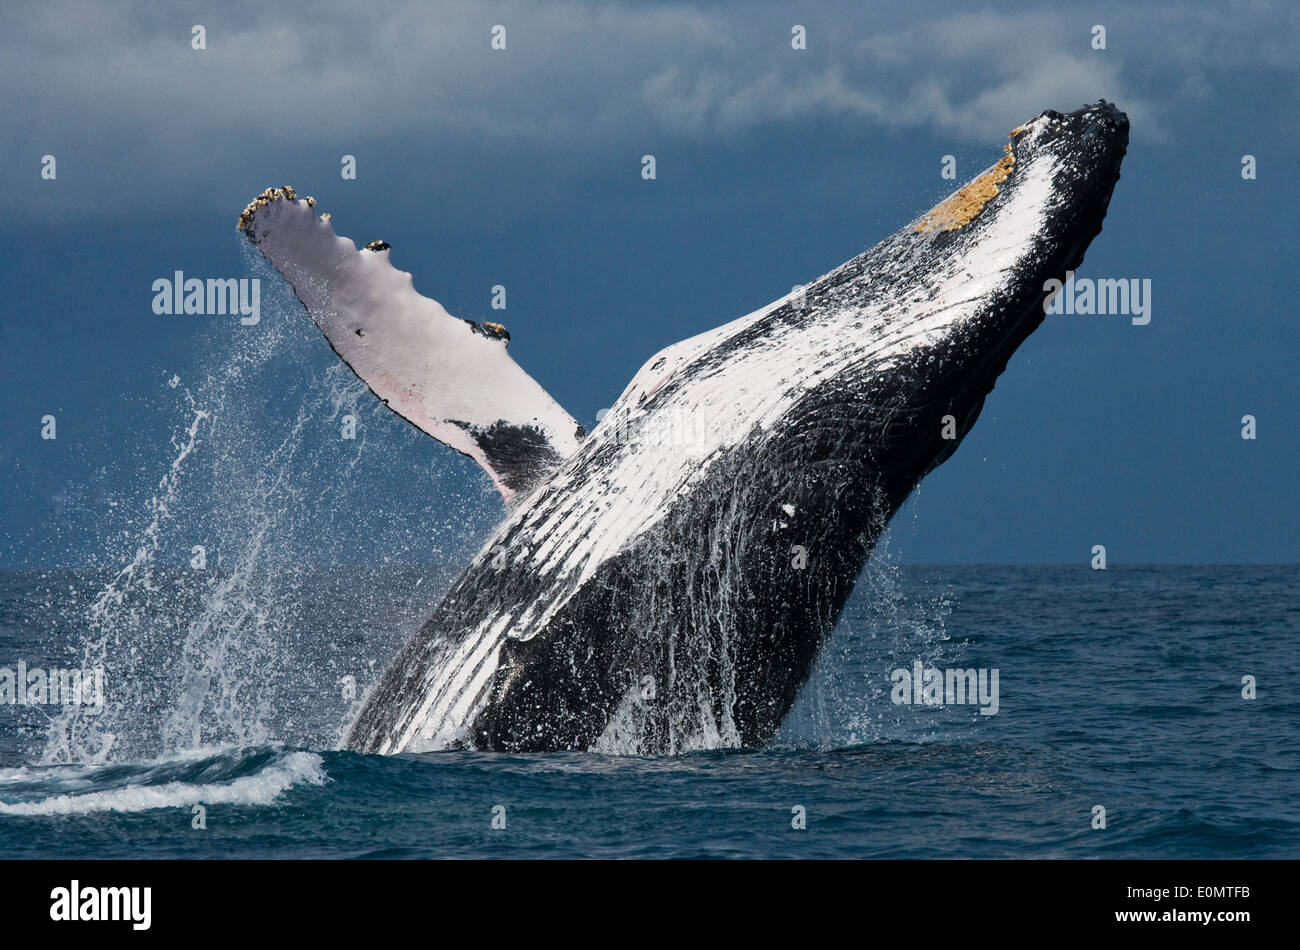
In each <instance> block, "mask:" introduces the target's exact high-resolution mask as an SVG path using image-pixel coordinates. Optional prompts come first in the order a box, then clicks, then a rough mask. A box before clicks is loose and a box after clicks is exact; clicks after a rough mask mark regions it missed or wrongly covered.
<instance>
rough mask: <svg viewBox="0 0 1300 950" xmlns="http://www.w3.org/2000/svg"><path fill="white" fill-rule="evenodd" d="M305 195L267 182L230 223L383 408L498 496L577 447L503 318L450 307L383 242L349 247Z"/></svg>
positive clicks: (522, 488) (509, 495) (572, 429)
mask: <svg viewBox="0 0 1300 950" xmlns="http://www.w3.org/2000/svg"><path fill="white" fill-rule="evenodd" d="M315 205H316V202H315V200H314V199H312V198H306V199H299V198H298V197H297V196H296V195H295V194H294V193H293V189H292V188H289V187H287V186H286V187H285V188H282V189H281V188H273V189H270V190H268V191H266V192H263V193H262V194H261V195H260V196H258V197H257V198H256V199H255V200H254V201H253V203H252V204H250V205H249V206H248V208H247V209H245V211H244V213H243V214H242V215H241V216H240V219H239V228H240V230H242V231H243V232H244V233H245V234H246V235H247V236H248V239H249V241H251V242H252V243H253V244H254V245H256V246H257V248H258V250H260V251H261V252H262V253H263V254H264V255H266V257H267V259H268V260H269V261H270V262H271V263H272V264H273V265H274V266H275V268H276V270H278V271H279V272H280V273H281V274H283V275H284V277H285V279H286V280H288V281H289V283H290V284H291V285H292V286H293V290H294V293H295V294H297V296H298V299H299V300H300V301H302V303H303V306H305V307H306V308H307V312H308V313H310V314H311V318H312V319H313V320H314V321H315V322H316V325H317V326H318V327H320V329H321V332H323V333H324V334H325V339H327V340H328V341H329V344H330V346H332V347H333V348H334V352H336V353H338V355H339V356H340V357H341V358H342V359H343V361H344V362H345V363H347V364H348V366H350V367H351V368H352V371H353V372H355V373H356V374H357V376H358V377H360V378H361V380H362V382H364V383H365V384H366V385H367V386H369V387H370V389H371V391H373V392H374V394H375V395H376V396H378V397H379V398H380V399H382V400H383V401H384V404H385V405H386V406H388V408H390V409H392V410H393V411H394V412H396V413H397V414H398V415H399V416H401V417H402V418H404V419H406V420H407V421H409V422H411V423H412V424H414V425H415V426H417V427H418V428H420V429H422V430H423V431H425V432H427V433H428V434H429V435H431V436H433V437H434V438H435V439H437V440H438V441H440V442H443V443H445V444H447V445H449V446H451V447H452V448H454V449H456V450H457V451H459V452H463V453H464V454H465V455H468V456H469V457H470V458H472V459H474V460H475V461H476V462H478V463H479V465H481V466H483V469H484V470H485V471H486V472H487V473H488V475H490V476H491V477H492V481H493V482H495V483H496V486H497V488H498V489H500V491H501V494H502V495H503V496H504V497H505V499H506V501H507V502H509V501H511V500H512V499H513V498H514V497H515V495H516V494H520V493H524V494H526V493H527V491H528V489H529V488H531V487H532V486H534V485H536V484H537V483H538V482H539V481H540V480H541V479H543V478H545V477H546V476H547V475H549V474H550V473H551V472H552V471H554V469H555V467H556V466H557V465H559V463H560V462H561V461H563V460H564V459H565V458H566V457H568V456H569V455H570V454H572V453H573V452H574V451H575V450H576V449H577V447H578V442H579V440H580V439H581V438H582V436H583V431H582V427H581V426H579V425H578V423H577V422H576V421H574V419H573V417H572V416H570V415H569V414H568V413H567V412H565V411H564V409H562V408H561V407H560V405H559V404H558V403H556V401H555V400H554V399H552V398H551V397H550V395H549V394H548V393H547V392H546V390H544V389H542V387H541V386H539V385H538V384H537V382H536V381H535V380H534V379H533V378H532V377H531V376H529V375H528V374H527V373H525V372H524V371H523V370H522V369H520V368H519V365H518V364H517V363H515V361H514V360H513V359H511V358H510V354H509V353H507V352H506V343H507V341H508V340H509V339H510V335H509V334H508V333H506V330H505V327H503V326H501V325H500V324H497V323H487V322H485V323H482V324H479V323H474V322H472V321H469V320H463V319H459V318H457V317H453V316H452V315H451V314H449V313H448V312H447V311H446V310H444V309H443V307H442V305H441V304H440V303H438V302H437V301H436V300H431V299H430V298H428V297H424V296H422V295H420V294H419V293H417V292H416V290H415V287H414V285H413V284H412V281H411V275H410V274H408V273H406V272H404V271H399V270H397V269H395V268H394V267H393V266H392V264H391V263H390V262H389V259H388V257H389V253H390V252H389V247H388V245H387V244H385V243H383V242H382V241H374V242H372V243H370V244H368V245H366V247H365V248H363V249H361V250H358V249H357V247H356V245H354V244H353V243H352V242H351V241H350V240H348V239H347V238H345V237H340V236H338V235H336V234H335V233H334V228H333V226H332V225H331V224H330V221H329V215H322V216H320V217H317V215H316V213H315V210H314V209H315Z"/></svg>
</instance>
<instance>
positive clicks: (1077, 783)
mask: <svg viewBox="0 0 1300 950" xmlns="http://www.w3.org/2000/svg"><path fill="white" fill-rule="evenodd" d="M426 574H427V575H429V576H431V577H432V580H431V581H430V582H429V583H428V584H427V585H425V584H423V583H419V582H420V581H422V580H423V577H424V576H425V575H426ZM436 574H437V572H419V571H412V570H410V569H397V568H394V569H391V570H378V571H355V570H343V569H332V570H303V571H300V572H296V573H295V574H293V576H282V577H280V578H279V582H280V583H279V584H278V585H276V588H275V591H274V596H273V597H270V598H266V585H265V583H264V582H263V583H262V593H263V597H264V602H263V603H262V604H261V605H260V606H259V604H258V603H257V600H258V598H252V599H251V600H250V599H248V595H247V591H243V592H242V593H240V594H239V596H236V597H233V598H232V597H231V590H229V589H228V590H226V591H224V593H222V595H221V596H216V595H214V590H215V589H219V588H221V587H222V586H223V585H224V584H226V583H227V582H228V581H229V580H230V579H229V578H220V577H212V578H210V579H209V580H208V581H207V582H206V583H207V589H206V590H203V589H200V590H198V591H193V590H191V591H189V592H188V593H185V594H184V596H182V592H184V591H185V590H186V584H185V583H184V582H183V581H182V580H181V579H180V578H179V577H177V578H172V579H171V580H170V581H169V579H168V577H167V575H165V574H164V575H161V576H159V577H156V578H154V579H153V583H152V591H151V592H150V596H149V598H148V599H147V600H148V603H150V604H153V605H154V606H155V607H157V606H158V605H159V604H168V605H169V610H170V613H166V612H164V613H165V616H161V617H158V616H143V617H142V616H141V615H139V614H138V613H137V614H131V613H130V612H129V611H128V612H127V613H125V614H121V615H119V616H117V617H116V619H115V620H114V623H116V624H118V625H124V627H125V632H120V631H119V634H120V635H116V636H115V635H111V634H110V636H109V637H108V646H109V649H108V650H107V651H106V652H105V654H104V660H105V667H106V688H105V693H106V697H107V700H106V703H105V706H104V708H103V709H102V710H100V711H99V713H98V715H99V717H100V718H99V719H98V720H96V719H95V717H94V716H90V717H87V718H84V719H82V720H78V721H72V720H69V719H67V716H66V713H65V711H64V710H63V709H61V708H58V707H38V706H31V705H29V706H19V705H10V706H3V707H0V857H85V858H108V857H133V858H173V857H185V858H207V857H213V858H215V857H271V858H317V857H340V858H341V857H350V858H351V857H380V858H441V857H463V858H511V857H513V858H569V857H597V858H611V857H613V858H728V857H736V858H739V857H759V858H859V857H877V858H935V857H967V858H1040V857H1061V858H1065V857H1088V858H1120V857H1130V858H1131V857H1137V858H1160V857H1193V858H1226V857H1257V858H1264V857H1296V856H1298V855H1300V798H1298V796H1297V792H1298V791H1300V784H1298V783H1297V767H1298V766H1300V753H1298V752H1297V748H1296V741H1295V740H1296V736H1297V734H1298V733H1297V725H1298V724H1300V704H1298V703H1297V698H1296V683H1297V682H1300V649H1297V647H1298V646H1300V567H1296V566H1249V567H1240V566H1238V567H1164V566H1161V567H1133V566H1113V567H1112V568H1111V569H1110V570H1106V571H1094V570H1090V569H1089V568H1088V567H1087V566H1086V565H1083V566H1046V567H1038V566H1035V567H1006V566H975V567H964V566H958V567H952V566H944V567H899V566H897V565H893V566H890V565H888V564H886V565H883V566H881V565H877V566H875V567H873V568H870V569H869V570H868V572H867V574H866V576H864V577H863V579H862V582H861V583H860V585H859V588H858V591H857V592H856V593H855V595H854V597H853V599H852V601H851V602H850V605H849V608H848V610H847V611H846V616H845V618H844V620H843V622H842V623H841V625H840V627H839V629H838V630H837V631H836V634H835V636H834V637H833V638H832V640H831V641H830V643H829V644H828V645H827V647H826V649H825V651H824V653H823V655H822V657H821V660H820V662H819V664H818V666H817V668H816V670H815V672H814V674H813V677H812V679H811V681H810V682H809V684H808V686H807V688H806V689H805V690H804V693H803V694H802V695H801V697H800V699H799V702H798V704H797V706H796V708H795V710H794V711H793V712H792V713H791V715H790V717H789V719H788V721H787V722H786V724H785V726H784V727H783V729H782V730H781V733H780V734H779V735H778V736H777V738H776V739H775V740H774V741H773V742H772V743H771V744H770V745H769V746H768V747H766V748H761V749H743V750H732V749H727V750H704V751H699V752H694V753H689V754H685V755H681V756H676V757H666V758H645V757H638V756H629V755H608V754H591V753H578V752H565V753H555V754H540V755H499V754H489V753H478V752H464V751H449V752H438V753H429V754H424V755H412V756H395V757H382V756H371V755H357V754H354V753H350V752H342V751H337V745H338V742H339V738H340V736H341V735H342V732H343V730H344V729H345V728H346V726H347V724H348V721H349V720H350V717H351V715H352V714H353V713H354V712H355V709H356V702H357V701H358V698H359V697H358V696H356V695H349V694H350V692H351V690H350V689H349V686H350V684H348V683H346V682H344V683H342V685H340V681H341V680H344V678H345V677H346V676H347V675H348V673H347V672H344V671H347V670H353V671H357V673H356V675H354V679H355V680H356V684H355V690H356V693H358V694H359V693H360V692H361V691H363V690H364V688H365V687H366V686H367V685H369V683H370V682H373V679H374V678H375V677H376V676H377V675H378V674H379V672H381V671H382V667H383V662H384V661H386V659H387V657H388V656H390V655H391V653H392V651H393V650H395V649H396V647H397V645H398V643H399V642H400V640H401V638H402V636H403V635H404V634H405V633H406V632H407V631H409V630H410V629H412V628H413V627H414V626H415V625H417V624H418V622H419V620H420V619H421V618H422V616H423V614H424V613H425V612H426V611H427V609H428V608H429V606H430V604H431V603H432V602H433V601H436V599H437V597H438V595H439V594H440V593H441V590H442V589H443V588H445V586H446V580H447V577H446V575H445V572H444V574H443V575H442V576H441V577H439V576H434V575H436ZM105 582H106V580H105V577H103V576H100V575H97V574H94V573H91V572H44V573H42V572H18V573H12V572H11V573H7V574H3V575H0V667H5V666H7V667H10V668H12V667H13V666H14V665H15V664H16V663H17V661H18V660H19V659H22V660H24V661H25V662H26V664H27V666H28V667H29V668H32V667H37V666H41V665H44V666H47V667H67V666H73V665H75V664H76V662H77V657H78V656H84V650H85V640H86V636H85V630H84V627H79V625H78V623H79V618H84V617H85V616H86V609H85V608H86V606H87V602H88V601H89V600H90V599H91V598H93V597H94V594H95V592H96V591H97V590H101V589H102V588H103V586H104V584H105ZM426 587H427V589H426ZM236 589H237V588H236ZM241 598H243V600H242V601H241ZM228 599H229V600H232V603H227V600H228ZM214 604H215V605H216V606H214ZM276 604H278V605H279V607H278V611H277V608H276V607H275V605H276ZM101 607H102V604H101ZM259 611H260V612H261V613H262V614H263V616H262V618H261V621H260V622H259V621H258V620H257V614H258V613H259ZM101 619H102V618H101ZM259 623H260V625H259ZM133 640H135V641H138V642H132V641H133ZM268 643H270V644H271V647H272V648H270V649H267V648H266V647H267V644H268ZM259 644H260V646H259ZM259 650H261V652H259ZM250 652H251V653H253V654H255V655H254V656H253V657H252V660H253V662H251V663H250V662H248V660H249V653H250ZM918 659H919V660H921V661H922V662H923V663H924V664H925V665H926V666H927V667H928V666H937V667H940V668H948V667H959V668H979V669H989V670H991V669H997V670H998V672H999V680H998V682H999V695H998V708H997V712H996V713H995V714H993V715H981V714H980V712H979V707H978V706H975V705H965V706H959V705H955V704H954V705H948V706H943V707H936V706H932V705H924V704H923V705H911V704H899V703H896V702H894V698H896V697H895V696H894V692H895V691H894V682H893V680H892V679H891V673H892V671H893V670H895V669H900V668H901V669H908V670H909V671H910V669H911V668H912V665H913V663H914V661H916V660H918ZM196 671H197V672H196ZM151 676H152V677H153V680H152V681H150V682H145V680H148V679H149V677H151ZM1245 676H1252V677H1254V678H1255V681H1256V683H1257V693H1256V695H1255V698H1253V699H1247V698H1244V697H1243V689H1244V687H1243V677H1245ZM115 697H117V698H118V700H119V701H115V699H114V698H115ZM87 723H89V726H88V725H87ZM110 734H111V735H112V736H113V739H112V740H111V741H109V742H104V741H103V736H104V735H110ZM77 735H80V737H81V738H80V743H81V744H80V745H78V743H77V742H72V741H69V736H77ZM97 742H98V743H101V744H100V745H98V746H97V745H96V743H97ZM105 746H107V748H105ZM196 806H200V807H197V808H196ZM1097 806H1101V807H1103V808H1104V809H1105V827H1104V828H1096V827H1094V824H1098V823H1099V822H1098V821H1097V819H1096V814H1097V813H1096V812H1095V809H1096V807H1097ZM801 813H802V814H803V815H804V816H806V817H805V821H806V827H802V828H799V827H795V826H796V825H799V824H800V823H801V822H799V821H798V818H799V815H800V814H801ZM501 825H504V827H500V826H501Z"/></svg>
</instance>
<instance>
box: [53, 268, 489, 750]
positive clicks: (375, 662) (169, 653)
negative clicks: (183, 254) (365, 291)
mask: <svg viewBox="0 0 1300 950" xmlns="http://www.w3.org/2000/svg"><path fill="white" fill-rule="evenodd" d="M244 253H245V257H246V261H247V264H248V267H249V269H250V270H253V271H255V272H258V273H260V274H261V275H262V277H263V283H264V285H266V286H269V287H271V288H273V291H272V293H271V294H269V295H267V296H269V298H270V299H269V301H268V303H269V305H268V306H264V308H263V318H262V320H261V321H260V323H259V324H257V325H256V327H255V328H245V327H242V326H240V325H238V324H236V323H232V324H231V326H230V328H229V332H228V334H227V336H226V339H227V341H228V342H227V344H226V345H225V347H224V348H222V349H221V350H220V351H219V352H216V353H214V354H213V356H212V357H210V359H209V361H208V365H207V368H206V370H205V371H204V372H202V373H201V374H200V377H199V382H198V384H197V385H195V386H193V388H192V389H191V387H190V386H186V385H184V384H183V383H182V382H181V380H180V379H179V378H178V377H176V376H172V377H171V379H170V380H169V381H168V382H167V390H164V392H166V391H168V390H170V391H171V392H173V393H176V394H178V395H179V397H180V400H181V404H180V406H179V407H178V408H179V410H180V411H181V412H182V413H183V417H182V418H183V422H182V423H181V424H180V425H179V426H178V428H177V431H176V434H175V435H174V436H173V437H172V438H171V448H172V451H171V452H170V453H169V459H168V461H167V464H166V468H165V471H164V475H163V477H162V478H161V480H160V481H159V482H158V483H157V487H156V489H155V490H154V491H153V493H152V494H151V495H150V497H149V498H148V499H147V501H145V502H144V504H143V506H142V507H143V510H144V511H145V512H146V513H147V519H143V520H144V521H145V526H144V527H143V529H141V530H139V531H137V532H136V533H135V535H134V538H133V539H132V540H131V541H130V543H129V545H128V546H127V547H126V549H125V550H124V551H123V554H122V556H121V559H120V560H119V561H118V562H117V563H118V564H119V565H121V564H123V563H124V566H121V567H119V568H115V569H113V570H112V571H111V572H110V575H111V576H110V577H109V579H108V580H107V581H106V582H105V583H104V584H103V586H102V588H101V589H100V590H99V591H98V593H97V594H96V595H95V596H94V597H93V599H92V602H91V604H90V606H89V608H88V609H87V610H86V611H85V615H84V618H83V619H82V620H81V621H80V625H81V626H82V629H84V630H85V631H86V632H85V634H84V635H83V636H82V638H81V643H80V647H79V650H78V652H79V653H80V655H81V658H82V667H83V668H95V667H102V668H103V669H104V670H105V682H106V688H105V701H104V704H103V706H102V708H96V707H93V706H68V707H62V708H61V709H60V710H59V711H58V713H57V714H55V715H54V716H52V718H51V719H50V721H49V723H48V725H47V727H46V729H45V731H44V737H43V748H41V749H40V750H39V751H38V754H37V755H36V758H35V760H36V761H38V762H40V763H42V764H44V765H53V764H60V763H65V764H66V763H104V762H107V761H119V762H120V761H143V760H151V759H156V758H158V757H163V756H170V755H175V754H177V753H180V752H184V751H186V750H200V749H211V748H214V747H215V748H226V747H250V746H259V745H265V744H268V743H271V744H274V743H286V744H291V745H296V746H299V747H302V746H306V747H310V748H333V747H334V746H335V745H336V744H337V742H338V740H339V738H340V735H341V733H342V730H343V729H344V728H345V727H346V725H347V724H348V722H349V721H350V718H351V716H352V714H353V713H354V712H355V707H356V704H357V702H358V701H359V697H360V696H361V695H362V694H363V693H364V689H365V688H366V686H368V685H369V683H370V681H372V680H373V679H374V678H375V677H376V676H377V675H378V672H380V671H382V668H383V664H384V662H386V660H387V657H388V656H390V655H391V654H392V652H394V651H395V650H396V648H397V647H398V646H399V645H400V642H401V640H402V639H403V638H404V636H405V635H406V634H407V633H409V632H410V630H411V629H412V628H414V627H415V626H416V625H418V623H419V622H420V621H421V620H423V619H424V617H425V616H426V615H427V613H428V611H429V609H430V607H431V605H432V602H433V601H434V600H436V598H437V596H438V594H439V592H440V590H441V589H442V588H444V587H445V577H446V575H447V571H446V569H445V568H443V567H442V565H447V564H454V563H457V562H459V561H462V560H463V559H464V558H465V557H466V554H467V551H468V550H469V549H470V548H471V547H472V546H473V545H474V544H475V543H476V541H477V539H478V538H479V537H480V536H481V535H482V533H483V532H484V531H485V530H486V528H487V527H488V523H487V519H490V517H491V516H492V514H493V511H492V506H491V505H485V504H483V502H484V500H485V496H486V490H485V489H484V488H483V486H482V485H481V481H482V480H481V479H479V478H477V477H476V476H475V477H471V478H467V477H465V466H464V465H461V464H459V462H458V460H456V459H448V458H446V455H445V454H444V453H442V452H439V451H437V447H436V446H431V445H428V444H427V441H428V440H425V439H422V438H421V437H419V436H418V435H417V434H415V433H414V431H413V430H411V429H410V428H409V427H408V426H407V425H406V424H405V423H404V422H402V421H401V420H397V419H396V418H395V417H393V416H391V415H390V414H389V413H388V411H387V410H386V409H385V408H384V407H383V405H382V404H381V403H379V401H378V400H375V399H374V398H373V397H372V396H371V395H370V394H369V392H368V390H367V389H366V387H365V386H364V384H362V383H361V382H360V381H359V380H357V379H356V378H355V376H353V375H352V373H351V371H350V370H349V369H348V368H347V367H346V366H344V365H342V364H340V363H339V362H338V361H337V359H336V358H335V357H334V356H333V354H332V353H330V352H329V350H328V348H327V346H326V345H325V343H324V341H323V340H321V339H320V338H319V334H317V333H316V331H315V328H314V327H312V325H311V321H310V319H309V318H308V317H307V315H306V314H305V313H304V312H303V311H302V308H301V305H300V304H298V302H297V301H296V300H295V299H294V298H293V297H292V295H291V294H290V293H289V292H288V291H287V289H286V288H285V287H284V285H283V283H282V281H280V279H279V277H278V275H276V274H274V272H273V271H270V269H269V267H268V266H267V265H266V264H265V263H264V262H263V261H262V260H261V258H260V255H256V254H255V253H254V252H250V251H249V250H248V249H244ZM288 366H293V367H295V368H297V367H305V371H298V372H293V373H289V372H286V367H288ZM403 462H405V463H406V464H407V465H409V466H411V467H412V469H413V470H414V472H415V473H416V474H415V476H414V477H415V478H416V479H417V480H421V481H423V486H424V487H423V490H420V491H416V492H403V493H402V495H401V496H400V497H398V498H397V500H396V501H394V498H393V497H392V495H393V494H394V493H392V492H390V493H389V494H388V495H384V494H383V493H382V492H380V493H379V498H378V500H377V501H376V499H375V497H374V496H375V495H376V494H377V493H376V491H375V488H376V487H377V486H378V487H379V488H381V489H382V488H384V487H386V486H385V485H384V482H385V481H387V482H390V483H392V482H394V481H396V479H395V478H394V477H393V476H392V474H391V472H390V470H392V469H397V468H399V467H400V466H401V465H402V463H403ZM375 508H378V510H377V511H376V510H374V509H375ZM385 515H389V517H388V518H387V519H385V517H384V516H385ZM375 551H379V552H380V553H379V554H378V555H375V554H374V553H373V552H375ZM109 557H111V555H109ZM376 557H377V558H378V560H379V562H380V563H381V564H385V563H387V564H392V565H393V567H394V568H398V567H400V566H402V565H420V567H419V568H416V570H417V571H418V572H419V575H420V576H419V577H418V578H417V579H416V581H415V583H414V584H413V585H410V586H412V587H413V588H416V589H418V594H417V595H415V596H412V597H409V598H407V601H408V602H407V603H404V604H401V605H398V606H397V607H394V605H393V604H391V603H387V602H383V597H382V596H381V594H382V590H381V585H384V584H392V583H394V582H395V580H394V578H393V577H392V576H391V573H390V574H389V576H387V577H380V576H377V573H376V565H375V564H374V560H375V558H376ZM429 577H433V578H435V581H434V583H430V584H428V585H425V586H421V585H422V583H423V582H424V581H425V580H426V579H427V578H429ZM339 584H345V585H347V586H348V589H349V595H350V598H351V599H353V600H354V603H355V590H354V589H353V588H354V587H355V586H356V585H367V584H373V585H375V588H376V593H375V597H374V598H372V599H370V600H367V599H366V598H364V597H363V598H362V602H363V603H370V602H373V603H374V606H375V611H374V614H373V615H372V616H369V617H366V616H362V617H351V618H346V619H345V618H340V617H335V616H333V615H331V612H330V610H329V606H330V605H329V603H328V599H327V598H325V597H322V588H325V589H327V590H328V589H330V585H339ZM335 589H337V587H335ZM353 609H355V607H354V608H353ZM341 685H342V686H343V687H344V688H341Z"/></svg>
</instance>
